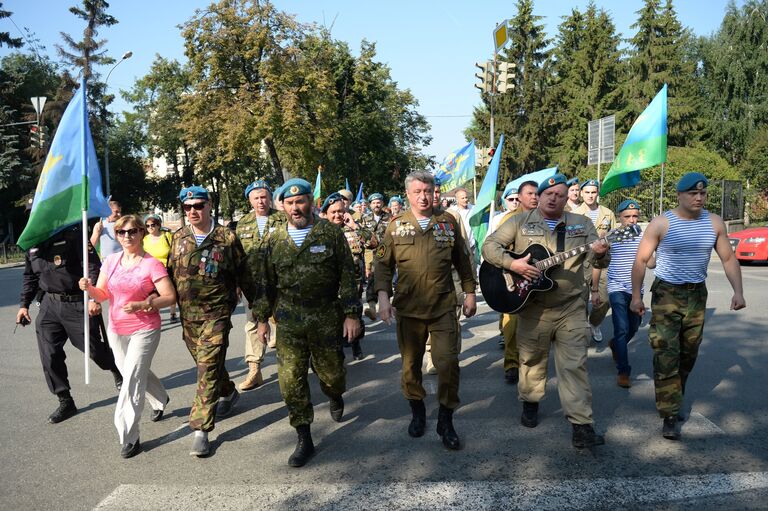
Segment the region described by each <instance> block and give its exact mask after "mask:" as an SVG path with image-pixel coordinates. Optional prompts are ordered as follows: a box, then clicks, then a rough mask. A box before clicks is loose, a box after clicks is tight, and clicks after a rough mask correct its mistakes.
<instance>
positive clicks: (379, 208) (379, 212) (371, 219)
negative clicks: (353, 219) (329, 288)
mask: <svg viewBox="0 0 768 511" xmlns="http://www.w3.org/2000/svg"><path fill="white" fill-rule="evenodd" d="M368 204H369V205H370V207H371V210H370V211H369V212H368V213H366V214H364V215H363V218H362V221H361V223H362V224H363V225H364V226H365V228H366V229H368V230H369V231H370V232H371V233H373V236H372V237H371V238H370V239H369V240H368V242H367V243H366V245H365V248H367V249H368V251H367V252H366V253H365V278H366V280H367V282H368V285H367V286H366V289H365V301H366V302H368V308H367V309H366V310H365V315H366V316H368V317H369V318H370V319H371V321H375V320H376V301H377V296H376V292H375V291H374V290H373V279H374V275H373V250H375V249H376V247H377V246H378V244H379V240H380V239H381V238H383V237H384V231H385V230H386V228H387V224H388V223H389V220H390V218H391V215H390V214H389V213H387V212H386V211H384V196H383V195H382V194H380V193H378V192H377V193H372V194H371V195H369V196H368Z"/></svg>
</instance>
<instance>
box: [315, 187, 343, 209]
mask: <svg viewBox="0 0 768 511" xmlns="http://www.w3.org/2000/svg"><path fill="white" fill-rule="evenodd" d="M342 199H343V197H342V196H341V194H340V193H339V192H333V193H332V194H330V195H329V196H328V197H326V198H325V201H323V207H321V208H320V211H322V212H323V213H325V212H326V211H328V208H329V207H331V206H332V205H333V204H335V203H337V202H339V201H340V200H342Z"/></svg>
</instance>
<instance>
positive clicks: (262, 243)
mask: <svg viewBox="0 0 768 511" xmlns="http://www.w3.org/2000/svg"><path fill="white" fill-rule="evenodd" d="M286 222H287V218H286V216H285V213H283V212H282V211H277V210H276V209H270V210H269V214H268V216H267V225H265V226H264V234H260V233H259V224H258V223H257V222H256V213H255V212H254V211H251V212H250V213H248V214H247V215H245V216H243V218H241V219H240V221H239V222H237V230H236V231H235V232H237V237H238V238H240V243H242V245H243V250H245V257H246V259H247V263H248V269H249V271H250V272H251V275H253V276H254V277H253V278H254V280H258V277H257V276H258V275H261V273H262V271H263V268H262V263H263V262H264V253H265V252H266V250H267V239H268V238H269V234H270V233H272V232H274V231H275V230H276V229H277V228H278V227H279V226H281V225H284V224H285V223H286Z"/></svg>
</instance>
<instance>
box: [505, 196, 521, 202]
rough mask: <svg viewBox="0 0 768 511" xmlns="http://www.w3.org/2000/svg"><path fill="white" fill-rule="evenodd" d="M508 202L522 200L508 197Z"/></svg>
mask: <svg viewBox="0 0 768 511" xmlns="http://www.w3.org/2000/svg"><path fill="white" fill-rule="evenodd" d="M506 200H507V201H509V202H520V199H518V198H517V197H507V199H506Z"/></svg>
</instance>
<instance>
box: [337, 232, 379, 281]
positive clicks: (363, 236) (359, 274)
mask: <svg viewBox="0 0 768 511" xmlns="http://www.w3.org/2000/svg"><path fill="white" fill-rule="evenodd" d="M358 226H359V227H358V228H357V229H353V228H351V227H349V226H346V225H344V226H341V230H342V232H343V233H344V237H345V238H346V239H347V244H348V245H349V250H350V251H351V252H352V260H353V262H354V263H355V283H356V284H357V287H358V291H359V290H361V289H362V285H363V277H364V276H365V256H366V251H365V245H366V244H367V243H368V242H369V241H370V239H371V238H372V237H373V233H372V232H371V231H370V230H368V229H367V228H365V227H364V226H362V225H360V224H358Z"/></svg>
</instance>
